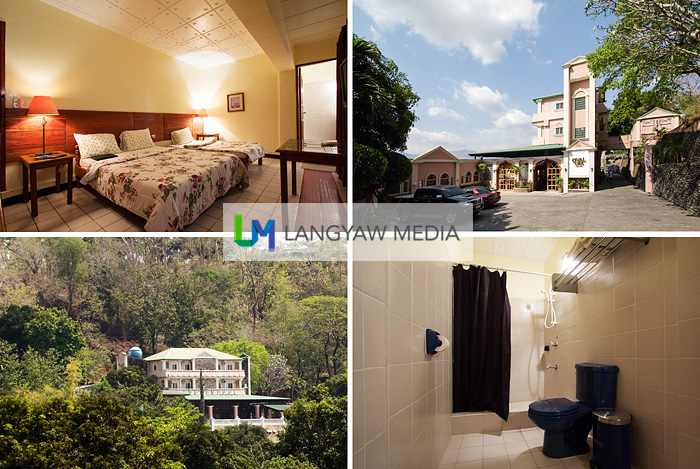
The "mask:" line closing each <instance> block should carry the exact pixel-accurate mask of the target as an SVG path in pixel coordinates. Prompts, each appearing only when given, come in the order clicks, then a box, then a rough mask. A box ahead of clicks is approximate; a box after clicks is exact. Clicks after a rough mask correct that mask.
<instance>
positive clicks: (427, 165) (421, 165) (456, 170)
mask: <svg viewBox="0 0 700 469" xmlns="http://www.w3.org/2000/svg"><path fill="white" fill-rule="evenodd" d="M478 163H479V161H476V160H471V159H470V160H460V159H459V158H457V157H456V156H454V155H453V154H452V153H450V152H449V151H447V150H445V149H444V148H443V147H441V146H439V147H435V148H433V149H432V150H430V151H428V152H426V153H423V154H422V155H420V156H418V157H416V158H414V159H413V160H411V165H412V167H413V172H412V173H411V177H410V178H409V179H408V180H407V181H405V182H403V183H402V184H401V186H400V187H399V192H398V193H399V194H412V193H413V192H415V191H416V189H417V188H418V187H423V186H436V185H455V186H460V187H467V186H472V185H481V184H482V183H483V176H484V175H483V174H482V173H481V172H480V171H479V170H478V169H477V164H478Z"/></svg>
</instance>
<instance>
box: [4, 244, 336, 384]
mask: <svg viewBox="0 0 700 469" xmlns="http://www.w3.org/2000/svg"><path fill="white" fill-rule="evenodd" d="M0 253H1V256H0V268H2V273H3V275H1V276H0V340H2V342H0V363H8V365H6V366H5V367H4V370H5V371H10V370H14V371H13V373H14V374H13V373H9V372H8V373H3V378H2V379H0V387H1V388H2V389H1V390H0V392H4V393H8V392H12V390H13V389H14V390H16V388H17V387H24V388H26V389H27V390H38V389H40V388H43V387H44V386H45V385H47V384H49V385H52V386H53V385H55V386H59V387H60V385H61V382H62V381H65V379H66V376H67V374H66V366H67V364H69V363H71V364H72V366H73V368H74V369H77V370H79V371H80V373H79V376H78V377H77V384H90V383H96V382H99V381H100V380H101V379H102V378H103V377H104V376H105V375H106V373H107V372H108V371H109V370H111V369H112V367H113V364H114V360H115V357H116V354H117V353H119V352H122V351H126V350H128V349H129V348H130V347H132V346H134V345H138V346H139V347H141V348H142V349H143V351H144V355H146V356H147V355H151V354H153V353H156V352H158V351H160V350H163V349H165V348H167V347H213V348H216V349H219V350H222V351H225V352H229V353H234V354H241V353H244V352H245V353H247V354H248V355H250V356H251V357H252V361H253V365H254V368H255V370H254V376H253V378H254V381H255V385H254V386H253V391H254V392H258V391H266V392H269V393H277V394H280V395H289V393H290V392H291V391H292V390H293V392H294V394H293V397H294V398H296V397H298V396H300V395H303V394H304V392H305V391H306V390H308V389H310V388H311V387H312V386H315V385H317V384H319V383H321V382H322V381H324V380H325V379H327V378H329V377H332V376H334V375H338V374H344V373H345V367H346V356H347V353H346V350H347V326H346V320H347V306H346V290H347V284H346V265H345V264H344V263H340V262H338V263H333V262H249V263H246V262H225V261H224V260H223V258H222V242H221V239H217V238H183V237H179V238H173V239H170V238H84V239H80V238H63V237H62V238H11V239H10V238H8V239H4V240H2V244H1V245H0ZM22 306H26V307H25V308H22ZM27 307H28V308H27ZM0 366H1V365H0ZM38 367H39V368H41V370H39V369H37V368H38ZM280 372H281V373H282V374H283V375H284V373H287V374H288V376H289V378H290V379H289V382H288V383H287V384H282V385H280V383H279V382H277V383H276V382H275V379H274V377H275V376H279V373H280ZM46 376H50V377H53V378H50V379H47V378H46ZM33 377H36V380H33ZM40 377H41V378H40ZM74 378H75V377H74ZM261 386H262V387H261ZM283 388H284V389H283Z"/></svg>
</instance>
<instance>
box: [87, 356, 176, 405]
mask: <svg viewBox="0 0 700 469" xmlns="http://www.w3.org/2000/svg"><path fill="white" fill-rule="evenodd" d="M93 392H95V394H97V395H105V396H109V397H112V398H116V399H119V400H120V402H121V403H122V404H124V405H126V406H128V407H130V408H131V409H133V410H134V411H135V412H137V413H139V414H141V415H146V416H156V415H160V414H162V413H163V412H164V409H165V407H166V402H165V399H164V398H163V391H162V390H161V389H160V386H158V378H157V377H156V376H154V375H151V376H146V372H145V371H143V369H141V368H138V367H134V366H129V367H127V368H123V369H121V370H113V371H110V372H109V373H107V376H105V379H104V380H103V381H102V382H101V383H100V384H99V385H98V386H93Z"/></svg>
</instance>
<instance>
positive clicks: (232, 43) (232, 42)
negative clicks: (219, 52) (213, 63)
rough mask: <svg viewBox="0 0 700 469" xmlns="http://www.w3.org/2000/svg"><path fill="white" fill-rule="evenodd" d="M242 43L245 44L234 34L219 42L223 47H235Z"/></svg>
mask: <svg viewBox="0 0 700 469" xmlns="http://www.w3.org/2000/svg"><path fill="white" fill-rule="evenodd" d="M242 45H244V44H243V41H242V40H241V38H239V37H237V36H232V37H230V38H228V39H224V40H223V41H220V42H219V46H221V48H222V49H233V48H235V47H240V46H242Z"/></svg>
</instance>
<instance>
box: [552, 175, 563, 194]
mask: <svg viewBox="0 0 700 469" xmlns="http://www.w3.org/2000/svg"><path fill="white" fill-rule="evenodd" d="M554 184H556V185H557V190H558V191H559V192H564V187H563V186H564V178H563V177H561V176H557V178H556V179H555V180H554Z"/></svg>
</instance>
